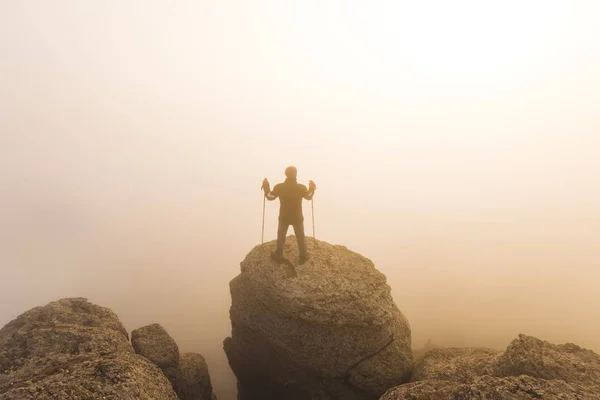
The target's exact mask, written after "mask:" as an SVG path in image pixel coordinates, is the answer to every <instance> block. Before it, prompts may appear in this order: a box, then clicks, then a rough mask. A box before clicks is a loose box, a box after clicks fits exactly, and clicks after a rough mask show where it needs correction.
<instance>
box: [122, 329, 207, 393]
mask: <svg viewBox="0 0 600 400" xmlns="http://www.w3.org/2000/svg"><path fill="white" fill-rule="evenodd" d="M131 341H132V343H133V348H134V349H135V351H136V352H137V353H138V354H140V355H142V356H144V357H146V358H147V359H148V360H149V361H151V362H153V363H154V364H156V365H157V366H158V367H159V368H160V369H161V370H162V372H163V374H164V375H165V376H166V377H167V378H168V379H169V381H170V382H171V384H172V385H173V389H174V390H175V393H177V396H178V397H179V399H180V400H211V399H213V398H216V396H214V394H213V392H212V384H211V381H210V375H209V373H208V366H207V365H206V361H205V359H204V357H202V356H201V355H200V354H197V353H185V354H182V355H180V354H179V347H178V346H177V343H176V342H175V340H174V339H173V338H172V337H171V336H170V335H169V334H168V333H167V331H166V330H165V329H164V328H163V327H162V326H161V325H159V324H151V325H147V326H144V327H142V328H139V329H136V330H134V331H133V332H132V333H131Z"/></svg>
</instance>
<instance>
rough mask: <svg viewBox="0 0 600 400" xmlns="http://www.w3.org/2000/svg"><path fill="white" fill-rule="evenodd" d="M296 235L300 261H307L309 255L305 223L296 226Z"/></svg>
mask: <svg viewBox="0 0 600 400" xmlns="http://www.w3.org/2000/svg"><path fill="white" fill-rule="evenodd" d="M294 234H295V235H296V240H297V241H298V252H299V253H300V260H306V259H307V258H308V254H307V252H306V240H305V237H304V222H303V221H300V222H296V223H295V224H294Z"/></svg>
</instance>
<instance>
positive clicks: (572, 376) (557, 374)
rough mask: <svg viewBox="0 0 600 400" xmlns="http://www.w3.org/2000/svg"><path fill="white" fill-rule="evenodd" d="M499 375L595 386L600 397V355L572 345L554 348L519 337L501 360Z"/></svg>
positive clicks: (530, 338) (535, 339)
mask: <svg viewBox="0 0 600 400" xmlns="http://www.w3.org/2000/svg"><path fill="white" fill-rule="evenodd" d="M495 374H496V375H498V376H518V375H522V374H523V375H530V376H533V377H536V378H543V379H563V380H565V381H567V382H569V383H581V384H586V385H589V384H592V385H596V386H597V387H598V388H599V389H598V391H599V394H598V398H600V355H598V354H596V353H594V352H593V351H591V350H588V349H583V348H581V347H579V346H577V345H575V344H572V343H567V344H560V345H554V344H551V343H548V342H546V341H543V340H540V339H537V338H535V337H531V336H526V335H519V337H518V338H517V339H515V340H513V341H512V343H511V344H510V345H509V346H508V348H507V349H506V351H505V352H504V354H502V356H501V357H500V358H499V359H498V363H497V364H496V366H495Z"/></svg>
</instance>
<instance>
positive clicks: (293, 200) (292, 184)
mask: <svg viewBox="0 0 600 400" xmlns="http://www.w3.org/2000/svg"><path fill="white" fill-rule="evenodd" d="M297 175H298V171H297V170H296V167H287V168H286V170H285V176H286V180H285V182H283V183H279V184H277V185H275V187H274V188H273V191H271V187H270V185H269V181H268V180H267V178H265V179H264V180H263V186H262V189H263V191H264V192H265V197H266V198H267V200H270V201H272V200H275V199H277V198H279V202H280V207H279V227H278V228H277V249H276V250H275V252H273V253H272V254H271V258H272V259H273V260H275V261H276V262H282V261H283V260H284V258H283V245H284V244H285V237H286V236H287V231H288V228H289V227H290V225H292V226H293V227H294V234H295V235H296V240H297V241H298V251H299V253H300V260H299V261H298V263H299V264H304V263H305V262H306V260H308V252H307V251H306V241H305V237H304V216H303V215H302V199H306V200H312V198H313V196H314V194H315V190H316V189H317V186H316V185H315V183H314V182H313V181H309V184H308V189H307V188H306V186H304V185H302V184H300V183H298V181H297V179H296V177H297Z"/></svg>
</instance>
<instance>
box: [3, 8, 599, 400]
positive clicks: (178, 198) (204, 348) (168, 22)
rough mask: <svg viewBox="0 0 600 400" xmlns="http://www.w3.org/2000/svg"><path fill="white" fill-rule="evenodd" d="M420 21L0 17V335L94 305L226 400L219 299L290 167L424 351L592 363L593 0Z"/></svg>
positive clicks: (263, 13)
mask: <svg viewBox="0 0 600 400" xmlns="http://www.w3.org/2000/svg"><path fill="white" fill-rule="evenodd" d="M411 3H412V2H411ZM414 3H417V2H414ZM418 3H419V4H412V5H409V4H404V2H395V1H382V2H377V3H375V4H370V3H369V4H367V3H364V4H363V2H352V1H350V2H348V1H344V2H342V1H318V2H317V1H303V2H301V3H295V2H276V1H267V0H258V1H255V2H251V3H250V2H248V3H246V2H241V1H226V2H218V3H217V2H208V1H194V2H192V1H190V2H187V1H179V2H175V3H173V2H161V1H150V0H147V1H143V2H142V1H133V0H128V1H122V0H119V1H116V0H114V1H109V0H105V1H101V2H81V1H76V0H72V1H66V0H56V1H53V2H43V1H30V2H24V1H22V2H17V1H13V2H9V1H4V2H0V72H1V73H0V88H1V90H0V227H1V229H0V268H1V279H0V326H3V325H4V324H5V323H7V322H9V321H10V320H11V319H13V318H15V317H16V316H17V315H19V314H20V313H22V312H24V311H26V310H27V309H29V308H31V307H35V306H38V305H43V304H46V303H48V302H50V301H53V300H57V299H59V298H63V297H72V296H83V297H87V298H88V299H89V300H90V301H92V302H95V303H97V304H100V305H103V306H106V307H109V308H111V309H112V310H113V311H115V312H116V313H117V314H118V315H119V317H120V318H121V320H122V321H123V323H124V324H125V326H126V328H127V329H128V330H129V331H131V330H132V329H135V328H137V327H140V326H142V325H144V324H148V323H153V322H158V323H160V324H162V325H163V326H164V327H165V328H166V329H167V330H168V331H169V333H170V334H171V335H172V336H173V337H174V338H175V340H176V341H177V342H178V344H179V347H180V349H181V350H182V351H197V352H200V353H201V354H203V355H204V356H205V357H206V358H207V362H208V365H209V369H210V372H211V376H212V380H213V384H214V386H215V391H216V393H217V395H218V396H219V398H220V399H222V400H231V399H234V398H235V388H234V378H233V376H232V374H231V372H230V370H229V367H228V365H227V360H226V358H225V355H224V353H223V351H222V341H223V339H224V338H225V337H226V336H228V335H229V333H230V325H229V314H228V311H229V304H230V295H229V286H228V283H229V281H230V280H231V279H232V278H233V277H235V275H236V274H237V273H238V272H239V262H240V261H241V260H243V258H244V257H245V255H246V254H247V253H248V252H249V251H250V249H251V248H252V247H253V246H255V245H256V244H258V243H260V240H261V218H262V201H263V200H262V194H261V192H260V190H259V188H260V185H261V181H262V179H263V178H264V177H268V178H269V180H270V181H271V183H272V184H273V183H277V182H279V181H281V180H283V170H284V169H285V167H287V166H288V165H295V166H296V167H298V171H299V180H300V181H302V182H304V183H306V182H308V180H309V179H312V180H314V181H315V182H316V184H317V186H318V189H317V192H316V195H315V199H314V207H315V224H316V226H315V232H316V237H317V239H320V240H325V241H327V242H330V243H334V244H343V245H345V246H347V247H348V248H350V249H351V250H354V251H357V252H359V253H361V254H363V255H364V256H366V257H369V258H370V259H371V260H373V262H374V263H375V265H376V267H377V268H378V269H379V270H380V271H381V272H383V273H384V274H385V275H386V276H387V279H388V283H389V284H390V286H391V287H392V293H393V296H394V299H395V301H396V303H397V305H398V306H399V308H400V309H401V310H402V312H403V313H404V314H405V315H406V316H407V318H408V319H409V321H410V323H411V327H412V332H413V344H414V346H415V347H420V346H422V345H423V344H424V343H425V341H426V340H427V339H429V338H431V339H432V340H433V343H436V344H439V345H446V346H488V347H495V348H503V347H505V346H506V345H507V344H508V343H509V342H510V340H512V339H513V338H515V337H516V335H518V334H519V333H525V334H529V335H533V336H537V337H540V338H542V339H545V340H548V341H551V342H555V343H563V342H574V343H576V344H579V345H581V346H583V347H587V348H591V349H594V350H595V351H597V352H599V351H600V320H599V319H598V315H600V291H598V282H599V281H600V268H599V267H600V235H599V234H598V231H599V230H600V178H599V176H600V175H599V174H600V157H599V149H600V113H599V111H598V110H599V105H600V73H599V72H598V71H600V51H599V49H600V25H598V24H597V21H598V20H599V18H600V5H598V3H597V2H595V1H591V0H590V1H563V2H559V1H546V2H543V3H542V2H530V3H527V4H528V5H524V4H523V3H522V2H518V3H517V2H511V1H508V2H502V3H501V4H500V3H498V4H495V5H491V4H488V3H487V2H484V3H481V2H475V1H457V2H451V3H448V4H446V3H445V2H444V4H445V5H442V4H440V3H441V2H418ZM250 4H252V5H250ZM304 207H305V209H304V211H305V217H308V218H307V219H306V230H307V232H309V233H312V225H311V221H310V218H309V217H310V206H309V203H307V202H305V206H304ZM277 211H278V205H277V204H276V202H273V203H269V204H268V205H267V213H266V221H265V223H266V232H265V236H266V239H267V240H273V239H274V238H275V235H276V221H277Z"/></svg>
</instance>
